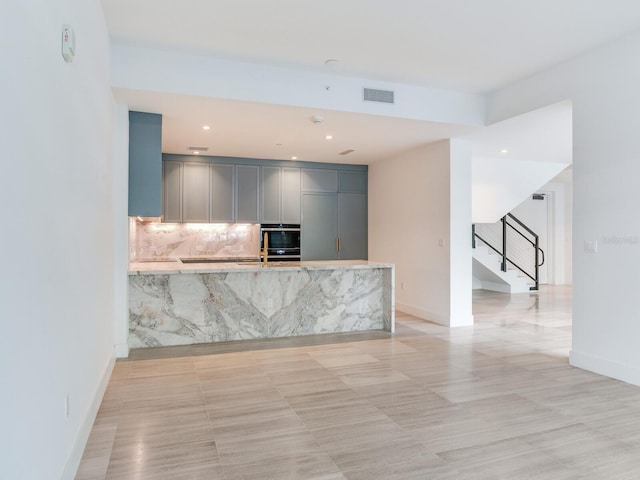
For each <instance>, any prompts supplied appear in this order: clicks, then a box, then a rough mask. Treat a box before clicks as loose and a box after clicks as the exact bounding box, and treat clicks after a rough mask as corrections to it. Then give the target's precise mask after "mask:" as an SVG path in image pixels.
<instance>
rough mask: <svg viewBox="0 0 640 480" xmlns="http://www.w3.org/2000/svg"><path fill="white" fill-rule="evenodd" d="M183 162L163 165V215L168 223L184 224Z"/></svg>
mask: <svg viewBox="0 0 640 480" xmlns="http://www.w3.org/2000/svg"><path fill="white" fill-rule="evenodd" d="M183 165H184V164H183V163H182V162H163V163H162V215H163V219H162V220H163V221H164V222H168V223H180V222H182V167H183Z"/></svg>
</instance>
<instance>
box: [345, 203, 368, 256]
mask: <svg viewBox="0 0 640 480" xmlns="http://www.w3.org/2000/svg"><path fill="white" fill-rule="evenodd" d="M367 229H368V222H367V195H365V194H362V193H339V194H338V238H339V239H340V244H339V247H338V248H339V252H338V256H339V258H340V259H341V260H366V259H367V258H368V246H367V242H368V233H367Z"/></svg>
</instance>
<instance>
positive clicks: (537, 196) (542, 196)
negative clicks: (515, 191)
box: [531, 193, 544, 200]
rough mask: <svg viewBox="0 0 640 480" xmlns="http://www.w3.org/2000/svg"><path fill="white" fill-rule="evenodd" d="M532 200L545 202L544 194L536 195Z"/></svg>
mask: <svg viewBox="0 0 640 480" xmlns="http://www.w3.org/2000/svg"><path fill="white" fill-rule="evenodd" d="M531 198H532V199H533V200H544V193H534V194H533V195H531Z"/></svg>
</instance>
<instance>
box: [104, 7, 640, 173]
mask: <svg viewBox="0 0 640 480" xmlns="http://www.w3.org/2000/svg"><path fill="white" fill-rule="evenodd" d="M102 5H103V9H104V12H105V16H106V19H107V25H108V28H109V31H110V34H111V37H112V41H113V42H114V43H119V44H129V45H136V46H148V47H154V48H160V49H166V50H172V51H179V52H189V53H199V54H203V55H210V56H214V57H217V58H227V59H233V60H241V61H248V62H256V63H265V64H272V65H278V66H285V67H290V68H299V69H304V70H309V71H319V72H325V73H327V72H328V70H330V73H331V74H336V75H349V76H358V77H362V78H369V79H374V80H381V81H389V82H399V83H407V84H414V85H419V86H424V87H431V88H442V89H448V90H455V91H464V92H471V93H481V94H482V93H488V92H490V91H493V90H495V89H498V88H500V87H502V86H504V85H506V84H508V83H510V82H512V81H515V80H517V79H520V78H523V77H526V76H528V75H531V74H533V73H535V72H538V71H540V70H543V69H546V68H549V67H551V66H553V65H555V64H557V63H559V62H561V61H563V60H566V59H568V58H570V57H573V56H575V55H577V54H580V53H582V52H584V51H587V50H589V49H592V48H594V47H596V46H598V45H600V44H603V43H605V42H607V41H611V40H614V39H616V38H618V37H620V36H622V35H624V34H626V33H628V32H631V31H633V30H635V29H637V28H639V27H640V2H638V1H637V0H607V1H604V0H537V1H535V2H534V1H530V0H483V1H482V2H479V1H470V0H393V1H390V0H324V1H322V2H310V1H303V0H271V1H265V0H181V1H180V2H177V1H175V0H102ZM328 59H336V60H338V62H335V63H333V64H332V65H330V66H327V65H325V61H326V60H328ZM116 95H117V98H118V100H119V101H123V102H126V103H128V104H129V106H130V108H132V109H140V110H144V111H156V112H157V111H160V112H162V113H163V114H164V128H163V151H165V152H168V153H186V147H187V146H198V144H200V143H202V144H203V145H206V146H209V147H210V149H209V151H208V152H207V153H208V154H211V155H226V156H244V157H256V158H282V159H285V158H290V157H291V156H292V155H296V156H298V157H299V159H301V160H315V161H327V162H336V161H342V162H344V163H371V162H372V161H375V160H377V159H379V158H384V157H388V156H390V155H393V154H394V153H398V152H400V151H403V150H407V149H410V148H414V147H416V146H418V145H422V144H425V143H428V142H430V141H433V140H437V139H439V138H446V137H449V136H465V135H466V136H468V137H469V138H470V139H472V141H473V142H474V155H478V154H481V155H487V154H488V153H490V152H491V151H494V152H495V151H496V149H497V151H499V149H501V148H509V150H510V154H511V155H514V158H520V156H522V157H527V158H528V157H535V158H537V159H541V160H549V158H555V159H559V158H565V157H566V152H567V148H568V149H569V152H570V145H571V140H570V138H568V139H567V138H566V137H564V136H562V135H549V131H550V130H549V128H550V126H551V125H560V123H561V122H563V121H565V122H566V120H567V118H569V122H570V113H569V116H568V117H567V112H570V107H569V106H568V105H563V106H560V107H558V108H556V109H549V110H547V109H545V111H543V112H539V114H538V115H537V116H534V117H532V123H528V122H527V117H528V116H525V117H523V118H520V119H519V120H518V121H516V122H515V123H514V124H513V125H511V126H508V127H505V128H504V129H503V130H500V128H495V129H494V130H493V131H492V130H491V129H489V128H486V129H481V131H480V132H478V131H475V130H470V129H462V128H461V127H452V126H448V125H442V124H433V123H429V122H421V121H413V120H401V119H391V118H385V117H381V116H368V115H355V114H349V113H344V112H318V111H310V110H307V109H303V108H294V107H283V106H274V105H265V104H258V103H248V102H232V101H229V100H221V99H203V98H194V97H184V96H182V97H181V96H175V95H163V94H157V93H153V94H152V93H150V92H131V91H127V92H125V91H121V92H116ZM314 114H321V115H323V116H324V117H325V121H324V122H323V123H322V124H320V125H316V124H313V123H312V122H311V121H310V120H309V118H310V116H311V115H314ZM543 117H544V119H543V120H542V121H541V118H543ZM556 117H557V118H556ZM559 122H560V123H559ZM204 123H213V124H215V128H212V130H211V131H210V132H208V133H206V132H202V131H201V130H200V131H199V130H198V129H199V128H201V125H202V124H204ZM568 125H569V127H568V129H569V131H570V123H569V124H568ZM516 126H517V128H516ZM212 127H213V125H212ZM536 129H537V130H536ZM319 130H321V131H322V134H323V135H324V134H333V135H334V137H335V139H334V140H332V141H331V142H329V141H325V140H323V141H318V135H317V133H318V131H319ZM560 130H561V131H563V132H566V131H567V125H566V124H565V125H564V126H560ZM195 132H197V133H195ZM518 132H520V133H518ZM522 132H526V133H522ZM540 139H545V142H544V149H543V150H544V151H543V152H540V150H539V149H537V150H535V149H534V147H535V146H536V145H537V146H540V143H541V142H540V141H539V140H540ZM532 140H533V141H532ZM277 143H281V144H282V145H281V146H277V145H276V144H277ZM556 143H557V145H556ZM346 149H354V150H355V152H353V153H352V154H350V155H348V156H344V157H342V156H337V155H336V154H337V152H340V151H343V150H346ZM532 149H534V150H535V151H534V150H532ZM511 152H513V153H511ZM516 153H517V154H518V156H517V157H516ZM541 154H542V155H543V156H545V157H547V158H540V155H541ZM493 156H495V154H494V155H493ZM554 161H559V160H554Z"/></svg>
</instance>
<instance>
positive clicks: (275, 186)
mask: <svg viewBox="0 0 640 480" xmlns="http://www.w3.org/2000/svg"><path fill="white" fill-rule="evenodd" d="M261 169H262V178H261V186H262V209H261V215H260V223H281V222H280V218H281V215H280V209H281V198H282V183H281V181H282V176H281V172H282V169H281V168H280V167H262V168H261Z"/></svg>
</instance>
